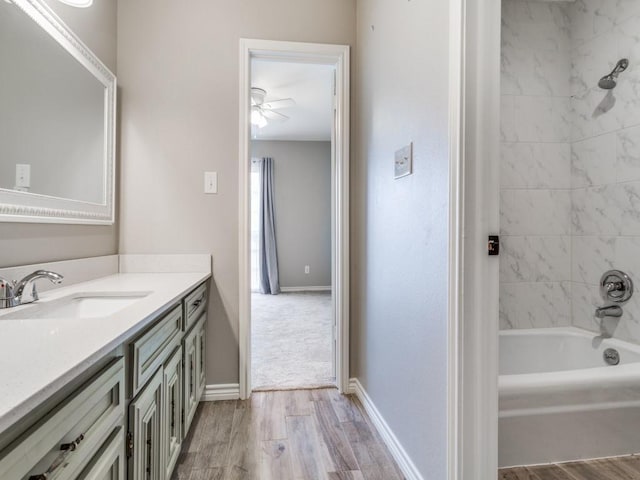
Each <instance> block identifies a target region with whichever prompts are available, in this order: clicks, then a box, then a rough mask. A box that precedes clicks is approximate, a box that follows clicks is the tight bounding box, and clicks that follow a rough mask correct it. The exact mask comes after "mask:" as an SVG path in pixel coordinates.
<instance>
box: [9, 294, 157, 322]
mask: <svg viewBox="0 0 640 480" xmlns="http://www.w3.org/2000/svg"><path fill="white" fill-rule="evenodd" d="M150 293H151V292H91V293H75V294H73V295H69V296H68V297H63V298H59V299H56V300H51V301H49V302H34V303H32V304H30V305H28V306H25V307H24V308H20V307H17V310H16V311H15V312H9V313H7V314H6V315H1V316H0V320H26V319H45V318H98V317H107V316H109V315H113V314H114V313H116V312H118V311H120V310H122V309H123V308H126V307H128V306H129V305H132V304H134V303H135V302H137V301H138V300H140V299H141V298H144V297H146V296H147V295H149V294H150Z"/></svg>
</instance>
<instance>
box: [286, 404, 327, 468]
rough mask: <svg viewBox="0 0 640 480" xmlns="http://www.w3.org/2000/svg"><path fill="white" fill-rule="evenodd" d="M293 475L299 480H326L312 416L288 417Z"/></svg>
mask: <svg viewBox="0 0 640 480" xmlns="http://www.w3.org/2000/svg"><path fill="white" fill-rule="evenodd" d="M286 424H287V433H288V436H289V442H290V443H291V463H292V466H293V475H294V478H295V479H299V480H326V478H327V475H326V471H325V469H324V463H323V462H322V451H321V449H320V445H319V443H318V440H319V439H318V433H317V431H316V428H315V422H314V421H313V418H312V417H310V416H291V417H286Z"/></svg>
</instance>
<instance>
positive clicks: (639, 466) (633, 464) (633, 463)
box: [618, 455, 640, 475]
mask: <svg viewBox="0 0 640 480" xmlns="http://www.w3.org/2000/svg"><path fill="white" fill-rule="evenodd" d="M618 461H619V462H620V463H621V464H622V465H624V466H625V467H627V468H628V469H630V470H631V471H633V472H637V473H638V474H639V475H640V455H628V456H626V457H619V458H618Z"/></svg>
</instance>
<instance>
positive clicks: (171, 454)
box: [162, 346, 183, 479]
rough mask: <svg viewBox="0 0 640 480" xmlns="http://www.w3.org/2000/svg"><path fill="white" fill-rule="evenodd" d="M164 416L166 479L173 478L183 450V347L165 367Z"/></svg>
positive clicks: (174, 353)
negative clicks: (172, 475)
mask: <svg viewBox="0 0 640 480" xmlns="http://www.w3.org/2000/svg"><path fill="white" fill-rule="evenodd" d="M163 376H164V380H163V383H164V385H163V390H164V415H163V417H162V441H163V444H162V452H163V464H164V467H165V478H166V479H169V478H171V474H172V473H173V469H174V468H175V466H176V463H177V462H178V457H179V456H180V449H181V448H182V438H183V433H182V400H183V392H182V387H183V380H182V346H179V347H178V348H176V349H175V350H174V352H173V355H171V358H169V360H168V361H167V363H165V365H164V375H163Z"/></svg>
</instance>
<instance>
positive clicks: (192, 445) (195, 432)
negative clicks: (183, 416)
mask: <svg viewBox="0 0 640 480" xmlns="http://www.w3.org/2000/svg"><path fill="white" fill-rule="evenodd" d="M212 408H213V402H201V403H200V404H199V405H198V408H197V409H196V413H195V415H194V417H193V420H192V421H191V430H190V431H189V435H188V436H187V439H186V442H185V445H183V447H182V450H183V451H184V450H187V451H189V452H197V451H198V449H199V448H200V440H201V438H202V436H203V434H204V432H205V431H206V428H207V422H208V421H209V416H208V412H209V410H210V409H212Z"/></svg>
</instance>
